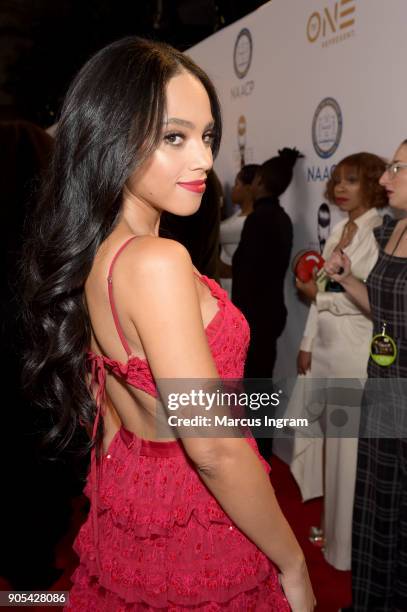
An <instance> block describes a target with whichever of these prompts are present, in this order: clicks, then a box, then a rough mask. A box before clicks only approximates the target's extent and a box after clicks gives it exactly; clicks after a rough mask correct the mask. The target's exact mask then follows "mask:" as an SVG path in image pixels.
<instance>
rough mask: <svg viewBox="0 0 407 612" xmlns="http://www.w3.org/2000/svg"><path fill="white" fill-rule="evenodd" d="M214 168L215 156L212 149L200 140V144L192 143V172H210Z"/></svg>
mask: <svg viewBox="0 0 407 612" xmlns="http://www.w3.org/2000/svg"><path fill="white" fill-rule="evenodd" d="M212 166H213V155H212V149H211V147H210V146H209V145H208V144H206V143H205V142H203V140H200V141H199V142H196V143H192V151H191V161H190V168H191V170H203V171H204V172H208V171H209V170H210V169H211V168H212Z"/></svg>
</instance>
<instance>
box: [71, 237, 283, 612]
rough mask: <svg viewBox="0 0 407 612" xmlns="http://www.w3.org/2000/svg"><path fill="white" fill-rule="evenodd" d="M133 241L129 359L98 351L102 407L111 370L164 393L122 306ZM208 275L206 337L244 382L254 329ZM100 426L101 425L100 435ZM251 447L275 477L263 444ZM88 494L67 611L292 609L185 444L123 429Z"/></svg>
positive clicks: (94, 359)
mask: <svg viewBox="0 0 407 612" xmlns="http://www.w3.org/2000/svg"><path fill="white" fill-rule="evenodd" d="M128 242H129V241H127V242H126V243H125V244H124V245H123V246H122V248H121V249H120V250H119V252H118V253H117V254H116V256H115V258H114V259H113V261H112V264H111V267H110V271H109V277H108V282H109V297H110V303H111V306H112V313H113V317H114V320H115V323H116V327H117V330H118V333H119V335H120V338H121V340H122V342H123V345H124V348H125V349H126V351H127V354H128V356H129V358H128V361H127V363H120V362H117V361H114V360H112V359H109V358H107V357H105V356H102V355H96V354H94V353H90V354H89V359H90V362H91V365H92V371H93V378H94V380H95V381H96V382H97V383H98V397H97V403H98V405H99V406H101V404H102V400H101V398H102V395H103V392H104V385H105V374H106V369H108V370H109V371H110V372H113V373H114V374H115V375H116V376H117V377H118V378H120V379H121V380H123V382H125V383H127V384H129V385H133V386H134V387H136V388H138V389H143V390H144V391H146V392H147V393H150V394H151V395H153V396H155V397H157V395H158V394H157V389H156V386H155V384H154V380H153V377H152V374H151V371H150V368H149V366H148V363H147V362H146V361H145V360H143V359H140V358H137V357H134V356H131V351H130V347H129V346H128V344H127V341H126V339H125V338H124V335H123V332H122V330H121V327H120V323H119V319H118V316H117V312H116V308H115V304H114V299H113V288H112V271H113V265H114V263H115V260H116V258H117V256H118V255H119V254H120V252H121V251H122V249H123V248H124V247H125V246H126V244H128ZM200 278H201V280H202V282H203V283H204V284H205V285H207V286H208V288H209V289H210V291H211V293H212V294H213V295H214V296H215V297H216V298H217V300H218V312H217V314H216V315H215V317H214V318H213V320H212V321H211V323H210V324H209V325H208V327H207V328H206V334H207V338H208V342H209V346H210V348H211V352H212V355H213V358H214V360H215V362H216V366H217V369H218V372H219V376H220V377H221V378H240V377H242V375H243V365H244V359H245V356H246V350H247V345H248V341H249V329H248V325H247V323H246V321H245V319H244V317H243V315H242V314H241V313H240V312H239V311H238V310H237V309H236V308H235V307H234V306H233V305H232V303H231V302H230V301H229V299H228V297H227V294H226V292H225V291H223V289H221V288H220V287H219V285H218V284H217V283H216V282H215V281H213V280H211V279H209V278H207V277H205V276H202V277H200ZM99 413H100V409H99V412H98V416H99ZM97 419H98V417H97ZM96 427H97V420H96V422H95V427H94V432H95V431H96ZM247 442H248V444H250V445H251V446H252V448H253V451H254V452H255V453H256V454H257V455H258V456H259V458H260V460H261V461H262V463H263V465H264V469H265V470H269V467H268V465H267V464H266V463H265V462H264V461H263V460H262V458H261V457H260V455H259V454H258V451H257V446H256V443H255V441H254V440H253V439H247ZM85 493H86V495H87V496H88V497H89V498H90V500H91V511H90V513H89V516H88V518H87V520H86V521H85V523H84V524H83V525H82V527H81V529H80V531H79V534H78V536H77V538H76V541H75V544H74V549H75V551H76V552H77V554H78V555H79V559H80V564H79V566H78V568H77V569H76V570H75V572H74V574H73V576H72V581H73V587H72V590H71V592H70V597H69V603H68V605H67V607H66V610H73V611H75V612H80V611H86V612H88V611H89V612H125V611H126V612H127V611H130V610H132V611H133V610H150V611H152V610H168V611H171V612H175V611H181V610H196V611H202V612H203V611H205V612H215V611H228V612H231V611H236V612H243V611H245V612H246V611H254V610H256V611H264V612H266V611H267V612H270V611H271V610H272V611H276V612H280V611H281V612H283V611H284V612H288V611H289V609H290V608H289V606H288V603H287V600H286V598H285V597H284V595H283V593H282V590H281V587H280V584H279V581H278V575H277V570H276V568H275V566H274V565H273V564H272V563H271V561H270V560H269V559H268V558H267V557H266V556H265V555H264V554H263V553H262V552H261V551H260V550H259V549H258V548H257V547H256V546H255V545H254V544H253V543H252V542H251V541H250V540H248V539H247V538H246V536H245V535H244V534H243V533H242V532H241V531H239V529H238V528H237V527H236V526H235V525H234V523H233V522H232V521H231V520H230V518H229V517H228V516H227V515H226V514H225V513H224V512H223V510H222V508H221V507H220V506H219V504H218V503H217V501H216V499H215V498H214V497H213V496H212V494H211V493H210V492H209V490H208V489H207V488H206V486H205V485H204V483H203V482H202V480H201V479H200V477H199V475H198V473H197V471H196V469H195V468H194V466H193V465H192V463H191V461H190V460H189V458H188V456H187V455H186V453H185V451H184V449H183V445H182V442H180V441H178V440H177V441H174V442H158V441H148V440H143V439H140V438H138V437H137V436H136V435H135V434H133V433H131V432H129V431H127V430H126V429H124V428H121V429H120V430H119V431H118V432H117V434H116V435H115V437H114V439H113V440H112V442H111V444H110V447H109V449H108V452H107V453H106V454H105V455H102V456H101V457H100V458H99V459H96V454H95V452H93V453H92V461H91V470H90V473H89V476H88V480H87V484H86V487H85Z"/></svg>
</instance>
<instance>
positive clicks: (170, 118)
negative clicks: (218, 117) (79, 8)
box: [127, 72, 214, 216]
mask: <svg viewBox="0 0 407 612" xmlns="http://www.w3.org/2000/svg"><path fill="white" fill-rule="evenodd" d="M213 125H214V121H213V117H212V112H211V106H210V101H209V97H208V94H207V93H206V90H205V88H204V86H203V85H202V83H201V82H200V81H199V80H198V79H197V78H196V77H194V76H193V75H191V74H190V73H188V72H183V73H181V74H178V75H176V76H174V77H173V78H171V79H170V80H169V82H168V84H167V89H166V112H165V119H164V124H163V128H162V139H161V143H160V145H159V146H158V148H157V149H156V150H155V151H154V153H153V154H152V155H151V157H150V158H149V159H148V160H147V161H146V162H145V163H144V164H143V165H142V166H141V167H140V168H138V169H137V170H136V171H135V172H134V174H133V175H132V176H131V177H130V179H129V180H128V183H127V187H128V189H129V191H130V192H131V194H132V196H133V199H135V200H136V201H139V202H141V203H142V204H144V205H147V206H148V207H152V208H154V209H155V210H157V211H160V212H161V211H168V212H171V213H174V214H176V215H181V216H185V215H192V214H193V213H194V212H196V211H197V210H198V208H199V206H200V203H201V199H202V195H203V193H204V191H205V180H206V175H207V172H208V171H209V170H210V169H211V167H212V164H213V159H212V149H211V145H212V142H213Z"/></svg>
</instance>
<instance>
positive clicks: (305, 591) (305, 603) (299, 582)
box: [280, 562, 317, 612]
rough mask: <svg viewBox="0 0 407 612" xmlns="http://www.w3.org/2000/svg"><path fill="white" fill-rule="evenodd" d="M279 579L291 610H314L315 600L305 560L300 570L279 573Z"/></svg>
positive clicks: (294, 611) (303, 611)
mask: <svg viewBox="0 0 407 612" xmlns="http://www.w3.org/2000/svg"><path fill="white" fill-rule="evenodd" d="M280 581H281V586H282V587H283V591H284V594H285V596H286V597H287V600H288V603H289V604H290V607H291V610H292V612H312V611H313V610H314V608H315V606H316V603H317V602H316V599H315V595H314V592H313V590H312V584H311V580H310V578H309V575H308V570H307V566H306V565H305V562H304V564H303V567H302V568H301V570H297V571H295V572H285V573H283V574H281V576H280Z"/></svg>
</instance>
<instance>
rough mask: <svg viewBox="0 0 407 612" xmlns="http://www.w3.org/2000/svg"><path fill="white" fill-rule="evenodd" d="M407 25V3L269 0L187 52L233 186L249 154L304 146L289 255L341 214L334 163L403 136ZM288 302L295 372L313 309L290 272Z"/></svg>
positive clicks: (286, 359)
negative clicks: (212, 95) (220, 120)
mask: <svg viewBox="0 0 407 612" xmlns="http://www.w3.org/2000/svg"><path fill="white" fill-rule="evenodd" d="M406 25H407V0H336V1H335V0H272V2H269V3H267V4H265V5H263V6H262V7H261V8H260V9H258V10H257V11H255V12H254V13H252V14H250V15H248V16H247V17H245V18H244V19H242V20H240V21H238V22H236V23H234V24H233V25H231V26H229V27H228V28H225V29H223V30H222V31H221V32H219V33H217V34H215V35H213V36H211V37H210V38H208V39H206V40H204V41H203V42H202V43H200V44H199V45H197V46H195V47H193V48H192V49H190V50H189V51H188V53H189V54H190V55H191V57H193V59H194V60H195V61H196V62H197V63H198V64H199V65H200V66H202V67H203V68H204V69H205V70H206V71H207V72H208V74H209V75H210V77H211V78H212V79H213V81H214V83H215V85H216V87H217V90H218V93H219V96H220V99H221V103H222V108H223V117H224V138H223V142H222V147H221V151H220V154H219V157H218V159H217V160H216V164H215V169H216V171H217V173H218V175H219V177H220V178H221V180H222V182H223V183H224V185H225V188H226V192H228V189H229V188H230V185H231V184H233V181H234V177H235V175H236V173H237V172H238V170H239V168H240V164H241V161H242V160H244V162H245V163H251V162H254V163H261V162H263V161H265V160H266V159H268V158H269V157H271V156H273V155H275V154H276V153H277V149H279V148H282V147H284V146H296V147H298V149H300V151H302V152H303V153H304V155H305V158H304V159H303V160H300V161H299V162H298V163H297V165H296V168H295V175H294V180H293V183H292V184H291V186H290V187H289V189H288V190H287V192H286V193H285V194H284V195H283V197H282V199H281V202H282V205H283V206H284V207H285V209H286V210H287V212H288V213H289V215H290V217H291V219H292V221H293V224H294V236H295V238H294V249H293V254H294V253H296V252H297V251H298V250H299V249H302V248H318V249H319V246H320V241H321V240H323V239H324V236H325V235H326V233H327V232H329V226H328V223H329V221H330V223H331V227H332V225H333V224H335V223H336V222H337V221H338V220H339V219H340V213H339V212H338V211H337V210H336V209H335V207H334V206H330V207H329V209H328V208H327V206H326V204H325V200H324V197H323V192H324V185H325V182H326V180H327V178H328V176H329V173H330V172H331V170H332V167H333V166H334V165H335V164H336V163H338V161H340V160H341V159H342V158H343V157H345V156H346V155H349V154H351V153H355V152H357V151H362V150H363V151H370V152H373V153H377V154H378V155H382V156H383V157H391V156H392V155H393V152H394V150H395V149H396V147H397V145H398V144H399V142H400V141H401V140H403V139H404V138H407V79H406V75H407V33H406ZM328 210H329V212H328ZM264 282H270V283H272V282H273V266H272V263H271V262H270V276H269V279H267V278H265V279H264ZM286 302H287V307H288V312H289V315H288V322H287V327H286V330H285V332H284V334H283V336H282V337H281V338H280V342H279V352H278V361H277V366H276V377H280V376H281V377H282V376H291V375H294V374H295V360H296V355H297V350H298V345H299V341H300V339H301V337H302V332H303V328H304V324H305V318H306V315H307V308H306V307H305V306H304V305H303V304H302V303H301V302H300V301H299V300H298V298H297V296H296V292H295V288H294V283H293V278H292V275H291V274H289V275H288V277H287V281H286Z"/></svg>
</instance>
